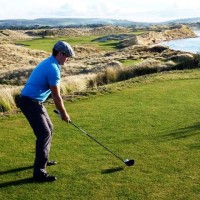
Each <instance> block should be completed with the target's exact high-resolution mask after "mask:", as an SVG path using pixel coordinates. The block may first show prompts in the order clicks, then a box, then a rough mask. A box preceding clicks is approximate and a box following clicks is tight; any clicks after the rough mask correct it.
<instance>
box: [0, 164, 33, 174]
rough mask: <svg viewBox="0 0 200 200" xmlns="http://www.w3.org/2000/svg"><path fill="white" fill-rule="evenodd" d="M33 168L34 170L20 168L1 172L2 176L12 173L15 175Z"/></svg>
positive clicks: (30, 167) (29, 167)
mask: <svg viewBox="0 0 200 200" xmlns="http://www.w3.org/2000/svg"><path fill="white" fill-rule="evenodd" d="M32 168H33V166H28V167H20V168H16V169H9V170H6V171H2V172H0V175H4V174H10V173H15V172H20V171H24V170H27V169H32Z"/></svg>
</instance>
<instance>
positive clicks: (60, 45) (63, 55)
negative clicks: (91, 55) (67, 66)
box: [52, 41, 75, 65]
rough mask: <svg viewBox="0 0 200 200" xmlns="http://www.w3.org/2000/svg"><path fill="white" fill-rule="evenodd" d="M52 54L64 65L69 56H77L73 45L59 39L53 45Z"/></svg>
mask: <svg viewBox="0 0 200 200" xmlns="http://www.w3.org/2000/svg"><path fill="white" fill-rule="evenodd" d="M52 54H53V56H54V57H55V58H56V59H57V61H58V63H59V64H60V65H63V64H64V62H65V61H66V60H68V58H69V57H74V56H75V53H74V51H73V49H72V47H71V46H70V45H69V44H68V43H67V42H65V41H58V42H57V43H56V44H55V45H54V47H53V53H52Z"/></svg>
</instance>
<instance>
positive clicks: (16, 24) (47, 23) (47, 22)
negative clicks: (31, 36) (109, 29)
mask: <svg viewBox="0 0 200 200" xmlns="http://www.w3.org/2000/svg"><path fill="white" fill-rule="evenodd" d="M180 23H184V24H187V23H189V24H190V23H200V17H199V18H188V19H177V20H171V21H166V22H162V23H149V22H135V21H130V20H117V19H104V18H39V19H10V20H0V29H6V28H8V29H9V28H11V29H15V28H16V29H18V28H42V27H81V26H83V27H86V26H90V27H91V26H93V27H94V26H101V25H114V26H125V27H134V28H140V27H148V26H152V25H166V24H180Z"/></svg>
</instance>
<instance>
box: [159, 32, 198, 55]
mask: <svg viewBox="0 0 200 200" xmlns="http://www.w3.org/2000/svg"><path fill="white" fill-rule="evenodd" d="M194 32H195V33H196V35H197V36H198V37H197V38H187V39H179V40H171V41H168V42H162V43H161V45H164V46H168V47H169V48H170V49H173V50H180V51H185V52H191V53H200V30H198V31H196V30H195V31H194Z"/></svg>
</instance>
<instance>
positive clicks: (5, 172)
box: [0, 166, 34, 188]
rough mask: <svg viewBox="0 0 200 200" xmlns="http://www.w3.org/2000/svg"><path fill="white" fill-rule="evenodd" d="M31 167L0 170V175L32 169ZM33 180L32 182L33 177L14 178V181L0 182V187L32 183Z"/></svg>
mask: <svg viewBox="0 0 200 200" xmlns="http://www.w3.org/2000/svg"><path fill="white" fill-rule="evenodd" d="M32 168H33V166H28V167H20V168H16V169H9V170H6V171H2V172H0V175H1V176H2V175H5V174H10V173H15V172H20V171H24V170H28V169H32ZM33 182H34V180H33V178H25V179H20V180H15V181H9V182H6V183H0V188H4V187H10V186H17V185H23V184H28V183H33Z"/></svg>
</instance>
